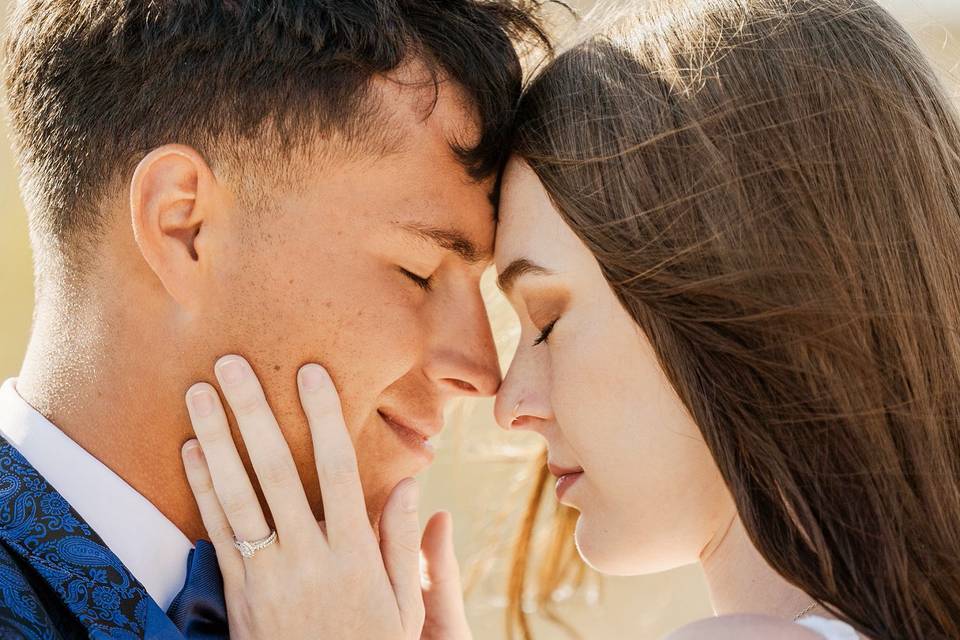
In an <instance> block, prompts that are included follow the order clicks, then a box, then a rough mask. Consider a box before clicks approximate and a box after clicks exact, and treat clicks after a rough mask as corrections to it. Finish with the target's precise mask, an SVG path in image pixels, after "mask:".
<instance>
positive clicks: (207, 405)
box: [189, 389, 213, 418]
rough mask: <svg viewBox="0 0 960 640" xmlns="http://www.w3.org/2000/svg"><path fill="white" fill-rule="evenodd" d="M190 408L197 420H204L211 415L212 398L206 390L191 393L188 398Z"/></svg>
mask: <svg viewBox="0 0 960 640" xmlns="http://www.w3.org/2000/svg"><path fill="white" fill-rule="evenodd" d="M189 401H190V408H191V409H193V414H194V415H195V416H197V417H198V418H206V417H207V416H209V415H210V414H211V413H213V396H212V395H210V391H209V390H208V389H197V390H196V391H192V392H191V393H190V397H189Z"/></svg>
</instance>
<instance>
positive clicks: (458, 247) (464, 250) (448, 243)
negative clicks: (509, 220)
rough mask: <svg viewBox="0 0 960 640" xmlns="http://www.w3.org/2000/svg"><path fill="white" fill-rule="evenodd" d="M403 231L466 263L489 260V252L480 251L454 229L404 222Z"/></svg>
mask: <svg viewBox="0 0 960 640" xmlns="http://www.w3.org/2000/svg"><path fill="white" fill-rule="evenodd" d="M400 228H401V229H403V230H404V231H409V232H410V233H413V234H415V235H417V236H419V237H420V238H422V239H423V240H427V241H429V242H432V243H434V244H436V245H439V246H440V247H441V248H443V249H446V250H447V251H452V252H453V253H455V254H457V255H458V256H460V257H461V258H462V259H463V261H464V262H467V263H468V264H478V263H480V262H486V261H488V260H490V253H489V252H488V251H482V250H481V249H480V248H479V247H477V245H475V244H474V243H473V241H471V240H470V238H468V237H467V236H466V235H464V234H463V233H462V232H460V231H458V230H456V229H442V228H440V227H432V226H430V225H424V224H418V223H404V224H401V225H400Z"/></svg>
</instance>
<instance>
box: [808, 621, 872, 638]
mask: <svg viewBox="0 0 960 640" xmlns="http://www.w3.org/2000/svg"><path fill="white" fill-rule="evenodd" d="M797 624H799V625H803V626H804V627H807V628H808V629H813V630H814V631H816V632H817V633H819V634H820V635H822V636H823V637H824V638H826V640H860V636H859V635H857V632H856V631H854V629H853V627H851V626H850V625H848V624H847V623H846V622H840V621H839V620H827V619H826V618H821V617H820V616H804V617H802V618H800V619H799V620H797Z"/></svg>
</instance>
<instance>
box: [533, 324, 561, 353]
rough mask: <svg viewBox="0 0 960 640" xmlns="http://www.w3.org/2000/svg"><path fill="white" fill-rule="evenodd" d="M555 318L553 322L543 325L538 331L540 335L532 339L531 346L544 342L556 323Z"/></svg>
mask: <svg viewBox="0 0 960 640" xmlns="http://www.w3.org/2000/svg"><path fill="white" fill-rule="evenodd" d="M559 319H560V318H557V320H559ZM557 320H554V321H553V322H551V323H550V324H548V325H547V326H545V327H544V328H543V329H542V330H541V331H540V335H539V336H538V337H537V339H536V340H534V341H533V346H535V347H536V346H537V345H540V344H543V343H544V342H546V341H547V339H548V338H549V337H550V333H551V332H552V331H553V327H554V325H556V324H557Z"/></svg>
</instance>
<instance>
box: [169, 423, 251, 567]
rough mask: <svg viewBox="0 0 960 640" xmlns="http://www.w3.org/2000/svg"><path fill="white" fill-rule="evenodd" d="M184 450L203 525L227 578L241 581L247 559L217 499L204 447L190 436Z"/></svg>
mask: <svg viewBox="0 0 960 640" xmlns="http://www.w3.org/2000/svg"><path fill="white" fill-rule="evenodd" d="M180 453H181V455H182V457H183V467H184V469H185V470H186V472H187V482H189V483H190V490H191V491H193V497H194V499H195V500H196V501H197V507H199V509H200V517H201V518H202V519H203V526H204V527H205V528H206V530H207V535H208V536H209V537H210V542H211V543H212V544H213V548H214V549H215V550H216V552H217V563H218V564H219V565H220V573H222V574H223V579H224V582H225V583H229V582H230V581H231V580H233V581H237V580H239V579H240V578H242V576H243V560H241V559H240V554H239V552H238V551H237V550H236V548H235V547H234V546H233V529H232V528H231V527H230V521H229V520H227V514H225V513H224V512H223V508H222V507H221V506H220V501H219V500H218V499H217V494H216V492H215V490H214V488H213V478H211V477H210V469H209V468H208V467H207V461H206V459H205V458H204V456H203V449H201V447H200V443H199V442H198V441H197V440H188V441H187V443H186V444H184V445H183V449H182V450H181V452H180Z"/></svg>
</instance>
